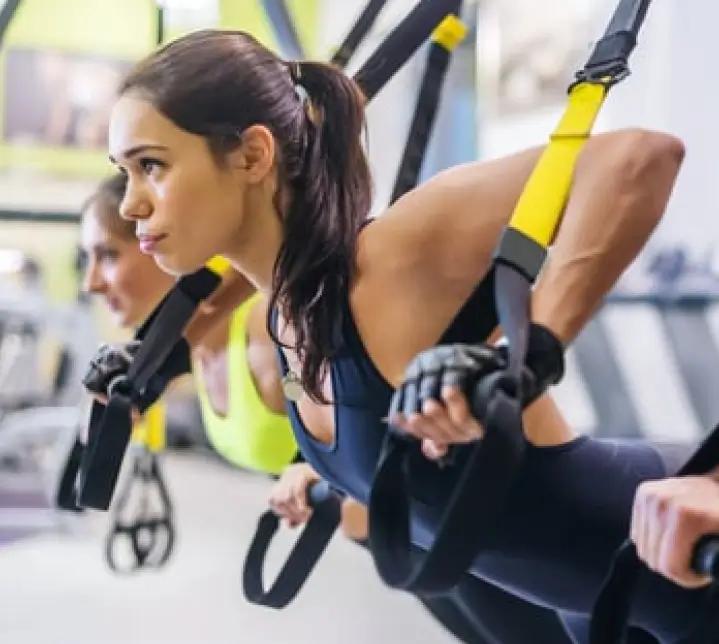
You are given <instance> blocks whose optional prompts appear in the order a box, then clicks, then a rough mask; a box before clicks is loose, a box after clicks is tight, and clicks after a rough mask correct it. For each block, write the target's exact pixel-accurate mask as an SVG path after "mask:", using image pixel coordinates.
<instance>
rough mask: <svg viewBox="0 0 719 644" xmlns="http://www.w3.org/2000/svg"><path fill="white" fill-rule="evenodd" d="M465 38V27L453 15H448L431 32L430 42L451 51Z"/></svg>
mask: <svg viewBox="0 0 719 644" xmlns="http://www.w3.org/2000/svg"><path fill="white" fill-rule="evenodd" d="M466 37H467V25H465V24H464V23H463V22H462V21H461V20H460V19H459V18H458V17H457V16H455V15H454V14H451V13H450V14H448V15H447V16H446V17H445V18H444V20H442V22H440V23H439V24H438V25H437V27H436V28H435V30H434V31H433V32H432V42H436V43H437V44H438V45H440V46H441V47H444V48H445V49H446V50H447V51H453V50H454V49H455V48H456V47H457V45H459V44H460V43H461V42H462V41H463V40H464V39H465V38H466Z"/></svg>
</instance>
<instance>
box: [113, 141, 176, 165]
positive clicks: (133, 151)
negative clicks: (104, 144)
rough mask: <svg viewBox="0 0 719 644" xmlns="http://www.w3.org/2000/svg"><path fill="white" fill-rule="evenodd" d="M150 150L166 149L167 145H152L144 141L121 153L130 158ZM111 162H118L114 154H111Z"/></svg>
mask: <svg viewBox="0 0 719 644" xmlns="http://www.w3.org/2000/svg"><path fill="white" fill-rule="evenodd" d="M150 150H155V151H158V150H160V151H166V150H167V147H165V146H164V145H152V144H149V143H144V144H142V145H136V146H135V147H132V148H128V149H127V150H125V151H124V152H122V153H121V154H120V157H124V158H125V159H130V158H132V157H134V156H137V155H138V154H142V153H143V152H148V151H150ZM110 162H111V163H117V160H116V159H115V157H114V156H112V155H110Z"/></svg>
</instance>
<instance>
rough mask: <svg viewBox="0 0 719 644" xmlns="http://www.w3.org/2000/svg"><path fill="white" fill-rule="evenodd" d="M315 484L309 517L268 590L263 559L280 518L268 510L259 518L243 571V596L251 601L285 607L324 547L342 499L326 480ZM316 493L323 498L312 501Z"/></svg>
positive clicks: (334, 526) (316, 495)
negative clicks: (264, 577)
mask: <svg viewBox="0 0 719 644" xmlns="http://www.w3.org/2000/svg"><path fill="white" fill-rule="evenodd" d="M318 485H319V487H314V488H313V489H312V490H311V491H310V504H311V505H312V506H313V511H312V515H311V517H310V520H309V521H308V522H307V525H306V526H305V528H304V530H303V531H302V533H301V534H300V536H299V538H298V539H297V542H296V543H295V545H294V547H293V548H292V552H291V553H290V556H289V557H288V558H287V561H286V562H285V564H284V566H283V567H282V570H281V571H280V573H279V574H278V575H277V578H276V579H275V581H274V583H273V584H272V586H270V588H269V589H268V590H265V587H264V581H263V571H264V567H265V559H266V557H267V552H268V551H269V548H270V545H271V543H272V539H273V537H274V536H275V533H276V532H277V530H278V529H279V526H280V519H279V518H278V517H277V516H276V515H275V514H274V513H273V512H272V511H270V510H268V511H267V512H265V513H264V514H263V515H262V516H261V517H260V520H259V521H258V524H257V531H256V532H255V536H254V538H253V539H252V543H251V544H250V548H249V550H248V552H247V556H246V558H245V565H244V568H243V572H242V586H243V590H244V594H245V598H246V599H247V601H249V602H250V603H252V604H257V605H259V606H267V607H268V608H276V609H281V608H284V607H285V606H287V605H288V604H289V603H290V602H291V601H292V600H293V599H294V598H295V597H296V596H297V593H299V591H300V590H301V588H302V586H304V584H305V582H306V581H307V579H308V578H309V576H310V574H311V573H312V571H313V570H314V567H315V565H316V564H317V561H319V559H320V557H321V556H322V553H323V552H324V551H325V550H326V549H327V546H328V545H329V542H330V541H331V540H332V537H333V536H334V533H335V532H336V530H337V526H338V525H339V523H340V520H341V518H342V501H341V499H340V497H339V496H337V495H336V494H333V493H331V492H330V490H329V486H327V484H326V483H320V484H318ZM313 490H314V491H313ZM325 495H326V496H325ZM318 496H319V497H324V498H319V499H316V500H314V501H313V500H312V497H318Z"/></svg>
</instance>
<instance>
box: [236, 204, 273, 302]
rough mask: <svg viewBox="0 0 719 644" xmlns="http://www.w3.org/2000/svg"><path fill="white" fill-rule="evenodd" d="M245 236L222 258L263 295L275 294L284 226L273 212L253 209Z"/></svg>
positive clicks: (248, 217) (247, 222) (243, 232)
mask: <svg viewBox="0 0 719 644" xmlns="http://www.w3.org/2000/svg"><path fill="white" fill-rule="evenodd" d="M245 212H248V213H252V214H251V215H248V216H247V218H246V220H245V222H244V223H243V226H242V234H241V236H240V238H239V239H237V240H236V241H235V242H234V243H233V244H231V246H230V247H229V248H228V249H227V251H226V252H224V253H223V255H224V256H225V257H226V258H227V259H228V260H230V262H232V266H233V267H234V268H235V270H236V271H238V272H239V273H241V274H242V275H244V276H245V277H246V278H247V280H248V281H249V282H250V283H251V284H252V285H253V286H254V287H255V288H256V289H257V290H258V291H260V292H261V293H264V294H265V295H269V294H270V293H271V292H272V273H273V271H274V267H275V261H276V259H277V255H278V254H279V252H280V246H281V245H282V224H281V222H280V217H279V215H278V213H277V212H276V211H275V209H274V208H272V207H270V208H264V209H261V208H254V207H253V208H251V209H247V210H246V211H245Z"/></svg>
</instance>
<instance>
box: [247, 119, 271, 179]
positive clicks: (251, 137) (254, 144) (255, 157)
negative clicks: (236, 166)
mask: <svg viewBox="0 0 719 644" xmlns="http://www.w3.org/2000/svg"><path fill="white" fill-rule="evenodd" d="M239 150H240V152H241V154H242V157H243V159H244V162H245V166H244V170H245V173H246V177H247V181H248V182H249V183H259V182H260V181H262V180H264V179H265V177H267V175H268V174H269V172H270V171H271V170H272V167H273V166H274V163H275V138H274V136H272V132H270V130H269V129H268V128H267V127H265V126H264V125H253V126H251V127H249V128H247V129H246V130H245V131H244V132H243V133H242V141H241V143H240V147H239Z"/></svg>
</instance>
